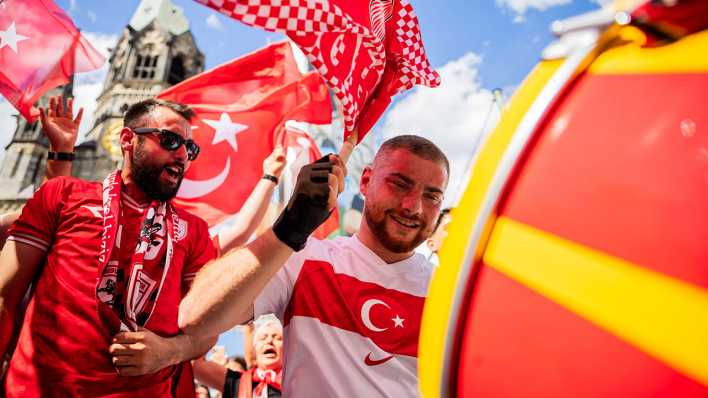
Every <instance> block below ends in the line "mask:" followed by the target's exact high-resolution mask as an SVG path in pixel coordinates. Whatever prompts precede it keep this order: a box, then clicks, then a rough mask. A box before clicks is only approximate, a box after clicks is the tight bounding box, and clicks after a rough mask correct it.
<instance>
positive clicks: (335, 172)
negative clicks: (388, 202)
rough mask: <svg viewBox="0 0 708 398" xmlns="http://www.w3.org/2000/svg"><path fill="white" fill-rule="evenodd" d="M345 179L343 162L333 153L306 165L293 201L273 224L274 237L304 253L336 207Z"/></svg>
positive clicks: (294, 191)
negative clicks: (309, 238)
mask: <svg viewBox="0 0 708 398" xmlns="http://www.w3.org/2000/svg"><path fill="white" fill-rule="evenodd" d="M345 176H346V166H345V164H344V162H343V161H342V159H340V157H339V156H337V155H333V154H330V155H327V156H324V157H323V158H321V159H319V160H317V161H316V162H314V163H310V164H307V165H305V166H303V167H302V169H300V173H299V174H298V176H297V182H296V183H295V189H294V190H293V194H292V196H291V197H290V201H289V202H288V204H287V206H285V208H284V209H283V211H282V213H280V217H278V219H277V220H276V221H275V224H273V233H274V234H275V236H276V237H277V238H278V239H279V240H280V241H281V242H283V243H285V244H286V245H288V246H290V248H291V249H293V250H294V251H300V250H302V249H303V248H304V247H305V242H306V241H307V238H308V237H309V236H310V234H311V233H312V232H313V231H314V230H315V229H317V227H319V226H320V224H322V223H323V222H324V221H325V220H327V218H328V217H329V215H330V213H331V211H332V210H333V209H334V208H335V206H336V205H337V195H339V194H340V193H341V192H342V191H343V190H344V177H345Z"/></svg>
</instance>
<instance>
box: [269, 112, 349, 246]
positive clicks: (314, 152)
mask: <svg viewBox="0 0 708 398" xmlns="http://www.w3.org/2000/svg"><path fill="white" fill-rule="evenodd" d="M281 139H282V145H283V148H285V159H286V162H287V164H286V166H285V170H283V176H282V180H283V185H282V187H283V190H284V191H285V195H284V196H285V197H286V198H290V196H291V195H292V191H293V188H294V187H295V182H296V179H297V175H298V173H299V172H300V169H301V168H302V166H304V165H306V164H308V163H312V162H314V161H315V160H317V159H319V158H321V157H322V153H321V152H320V149H319V148H318V147H317V143H316V142H315V140H313V139H312V137H310V135H309V134H307V133H306V132H305V131H304V130H302V129H300V128H298V127H295V126H293V125H292V124H290V123H286V124H285V128H284V134H283V135H282V138H281ZM338 230H339V211H338V209H337V208H335V209H334V211H333V212H332V214H331V215H330V216H329V218H328V219H327V220H325V222H324V223H322V225H320V226H319V227H318V228H317V229H316V230H315V232H313V233H312V236H313V237H315V238H317V239H327V237H328V236H329V235H331V234H332V233H333V232H334V231H338Z"/></svg>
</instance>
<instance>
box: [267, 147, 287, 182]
mask: <svg viewBox="0 0 708 398" xmlns="http://www.w3.org/2000/svg"><path fill="white" fill-rule="evenodd" d="M285 163H286V162H285V150H284V149H283V147H282V146H280V145H278V146H276V147H275V149H273V152H271V154H270V155H268V157H267V158H265V160H264V161H263V173H264V174H270V175H272V176H275V177H276V178H280V175H281V174H282V173H283V169H284V168H285Z"/></svg>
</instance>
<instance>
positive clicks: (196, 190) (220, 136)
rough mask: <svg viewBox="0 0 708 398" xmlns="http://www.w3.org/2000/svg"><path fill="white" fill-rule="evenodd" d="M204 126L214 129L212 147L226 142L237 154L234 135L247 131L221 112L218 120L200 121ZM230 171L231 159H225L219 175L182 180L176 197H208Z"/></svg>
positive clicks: (194, 128) (245, 127)
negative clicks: (203, 178)
mask: <svg viewBox="0 0 708 398" xmlns="http://www.w3.org/2000/svg"><path fill="white" fill-rule="evenodd" d="M202 122H204V124H206V125H208V126H209V127H211V128H213V129H214V139H213V140H212V141H211V144H212V145H216V144H218V143H220V142H222V141H226V142H227V143H228V144H229V146H231V148H232V149H233V150H234V152H238V142H237V141H236V135H238V134H239V133H241V132H243V131H244V130H247V129H248V126H247V125H245V124H240V123H236V122H234V121H232V120H231V116H230V115H229V114H228V113H226V112H221V116H219V120H211V119H202ZM191 127H192V130H196V129H197V128H199V126H191ZM230 170H231V158H230V157H229V158H227V159H226V164H225V165H224V167H223V168H222V169H221V171H220V172H219V174H217V175H216V176H214V177H212V178H208V179H206V180H190V179H188V178H185V179H183V180H182V185H181V186H180V189H179V191H178V192H177V197H178V198H181V199H195V198H199V197H202V196H205V195H208V194H210V193H212V192H214V191H215V190H217V189H218V188H219V187H220V186H221V184H223V183H224V181H226V178H227V177H228V176H229V171H230Z"/></svg>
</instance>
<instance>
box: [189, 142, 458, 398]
mask: <svg viewBox="0 0 708 398" xmlns="http://www.w3.org/2000/svg"><path fill="white" fill-rule="evenodd" d="M448 175H449V164H448V160H447V158H446V157H445V155H444V154H443V153H442V151H440V149H439V148H438V147H436V146H435V145H434V144H433V143H432V142H430V141H429V140H427V139H425V138H422V137H418V136H414V135H402V136H398V137H394V138H392V139H389V140H388V141H386V142H384V143H383V144H382V146H381V147H380V149H379V151H378V152H377V154H376V156H375V159H374V162H373V165H371V166H370V167H367V168H366V169H365V170H364V172H363V174H362V177H361V183H360V191H361V193H362V194H363V195H364V196H365V201H364V215H363V218H362V221H361V225H360V228H359V231H358V232H357V234H356V235H355V236H352V237H348V238H345V237H339V238H336V239H333V240H323V241H320V240H316V239H309V240H308V241H307V242H305V240H304V239H303V240H299V241H298V240H296V241H291V242H290V245H289V246H290V248H291V249H292V250H294V251H296V252H295V253H294V254H292V255H291V253H292V251H290V250H288V249H287V248H286V247H283V246H271V247H270V249H271V251H270V252H269V254H271V255H272V256H273V257H274V258H279V259H282V260H280V261H275V262H272V263H269V264H266V267H263V266H262V265H263V264H265V263H264V262H263V261H254V262H253V263H254V264H255V263H256V262H258V263H259V264H261V266H258V267H256V266H254V267H253V268H250V269H252V270H253V271H251V272H255V271H258V275H260V277H261V279H258V280H256V279H255V278H251V279H250V281H249V283H245V282H244V279H245V276H244V274H237V273H234V272H233V271H232V268H233V267H235V266H236V264H237V263H236V260H237V257H236V256H233V257H229V256H226V257H224V258H220V259H218V260H216V261H214V262H212V263H211V264H209V265H208V266H206V267H204V269H203V270H202V271H200V273H199V274H198V275H197V278H196V279H195V282H194V286H193V287H192V290H191V291H190V293H189V294H188V295H187V297H185V299H184V301H183V302H182V305H181V306H180V325H183V326H184V328H185V332H186V333H188V334H194V335H214V334H216V333H219V332H221V331H223V330H226V329H228V328H229V327H231V326H233V325H234V324H236V323H244V322H246V321H248V320H249V319H253V316H254V315H255V316H256V317H258V316H260V315H262V314H268V313H274V314H275V315H276V316H277V317H278V318H279V319H280V320H281V321H282V322H283V325H285V329H284V345H283V351H284V358H285V362H284V370H283V395H284V396H288V397H314V396H324V397H379V396H387V397H409V396H417V395H418V394H419V392H418V380H417V365H418V357H417V353H418V334H419V329H420V321H421V316H422V311H423V302H424V300H425V296H426V293H427V289H428V283H429V281H430V277H431V275H432V270H433V267H432V265H431V264H430V263H428V262H427V261H426V259H425V258H424V257H423V256H422V255H421V254H416V253H415V252H414V249H415V248H416V247H417V246H418V245H420V244H421V243H422V242H424V241H425V240H426V239H427V238H428V237H429V236H430V235H431V234H432V232H433V230H434V227H435V222H436V220H437V218H438V215H439V214H440V210H441V205H442V202H443V193H444V191H445V188H446V187H447V182H448ZM294 197H295V195H294ZM289 207H293V208H295V207H294V206H289ZM274 233H275V235H276V236H281V235H282V233H281V232H280V229H279V228H278V227H277V226H276V228H274ZM281 241H283V242H285V243H288V242H287V239H281ZM276 249H277V253H276V252H274V251H273V250H276ZM278 253H279V254H278ZM288 256H289V258H288ZM281 261H282V262H285V264H284V266H282V268H280V267H281V265H280V264H281ZM265 268H267V270H266V269H265ZM244 272H246V271H244ZM268 273H271V274H274V276H273V277H272V279H270V281H268V279H267V276H268ZM266 283H267V284H266ZM264 286H265V287H264ZM249 299H250V301H249Z"/></svg>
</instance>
